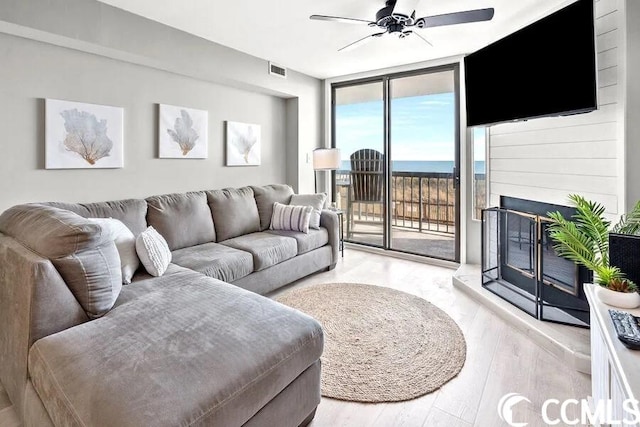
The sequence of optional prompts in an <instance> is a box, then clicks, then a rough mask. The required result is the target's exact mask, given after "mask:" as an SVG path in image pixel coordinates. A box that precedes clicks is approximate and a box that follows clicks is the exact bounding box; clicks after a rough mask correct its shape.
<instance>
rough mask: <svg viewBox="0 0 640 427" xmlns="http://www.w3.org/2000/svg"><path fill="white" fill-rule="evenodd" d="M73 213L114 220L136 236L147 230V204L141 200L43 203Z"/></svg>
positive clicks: (86, 216)
mask: <svg viewBox="0 0 640 427" xmlns="http://www.w3.org/2000/svg"><path fill="white" fill-rule="evenodd" d="M44 204H45V205H47V206H53V207H56V208H60V209H66V210H69V211H71V212H75V213H77V214H78V215H80V216H83V217H85V218H115V219H117V220H120V221H122V223H123V224H124V225H126V226H127V228H128V229H129V230H131V232H132V233H133V234H134V235H135V236H137V235H138V234H140V233H142V232H143V231H144V230H145V229H146V228H147V202H146V201H145V200H143V199H127V200H114V201H110V202H98V203H65V202H49V203H44Z"/></svg>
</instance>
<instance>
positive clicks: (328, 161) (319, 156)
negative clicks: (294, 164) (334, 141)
mask: <svg viewBox="0 0 640 427" xmlns="http://www.w3.org/2000/svg"><path fill="white" fill-rule="evenodd" d="M339 168H340V150H339V149H338V148H318V149H316V150H313V169H314V170H335V169H339Z"/></svg>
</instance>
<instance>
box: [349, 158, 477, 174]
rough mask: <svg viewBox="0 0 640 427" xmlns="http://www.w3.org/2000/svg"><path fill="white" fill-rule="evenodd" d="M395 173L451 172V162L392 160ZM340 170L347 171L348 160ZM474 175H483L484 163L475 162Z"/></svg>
mask: <svg viewBox="0 0 640 427" xmlns="http://www.w3.org/2000/svg"><path fill="white" fill-rule="evenodd" d="M392 163H393V170H394V171H395V172H442V173H447V172H449V173H450V172H453V163H454V162H453V161H452V160H435V161H431V160H394V161H393V162H392ZM342 169H343V170H349V169H351V165H350V163H349V161H348V160H343V161H342ZM475 173H485V163H484V161H477V162H475Z"/></svg>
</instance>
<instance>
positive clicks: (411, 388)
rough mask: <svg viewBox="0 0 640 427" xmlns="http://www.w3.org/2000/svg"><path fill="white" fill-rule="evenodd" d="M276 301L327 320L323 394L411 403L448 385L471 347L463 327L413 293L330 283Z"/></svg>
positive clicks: (342, 397)
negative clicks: (468, 346)
mask: <svg viewBox="0 0 640 427" xmlns="http://www.w3.org/2000/svg"><path fill="white" fill-rule="evenodd" d="M276 300H277V301H279V302H281V303H283V304H286V305H288V306H290V307H293V308H296V309H298V310H300V311H302V312H303V313H306V314H308V315H310V316H312V317H314V318H316V319H317V320H318V321H319V322H320V323H321V324H322V328H323V330H324V336H325V346H324V353H323V355H322V395H323V396H326V397H332V398H335V399H342V400H351V401H357V402H396V401H401V400H408V399H412V398H415V397H418V396H422V395H424V394H427V393H430V392H432V391H434V390H437V389H438V388H440V387H442V386H443V385H444V384H445V383H447V382H448V381H449V380H451V379H452V378H453V377H455V376H456V375H458V373H459V372H460V370H461V369H462V366H463V365H464V362H465V358H466V350H467V347H466V342H465V340H464V336H463V335H462V331H460V328H459V327H458V325H456V323H455V322H454V321H453V319H451V318H450V317H449V316H448V315H447V314H446V313H445V312H443V311H442V310H440V309H439V308H437V307H435V306H434V305H433V304H431V303H429V302H428V301H426V300H424V299H422V298H419V297H416V296H414V295H410V294H407V293H405V292H400V291H397V290H394V289H390V288H386V287H380V286H372V285H362V284H355V283H331V284H322V285H312V286H308V287H304V288H298V289H293V290H291V291H290V292H288V293H286V294H283V295H281V296H279V297H277V298H276Z"/></svg>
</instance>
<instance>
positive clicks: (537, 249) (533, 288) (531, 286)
mask: <svg viewBox="0 0 640 427" xmlns="http://www.w3.org/2000/svg"><path fill="white" fill-rule="evenodd" d="M534 203H535V202H534ZM546 212H547V211H545V214H546ZM548 225H549V219H548V218H546V217H545V216H541V215H537V214H532V213H530V212H521V211H516V210H512V209H505V208H490V209H485V210H484V211H483V215H482V286H483V287H484V288H485V289H488V290H490V291H491V292H493V293H495V294H497V295H498V296H500V297H502V298H504V299H506V300H507V301H509V302H510V303H512V304H514V305H515V306H517V307H519V308H520V309H522V310H524V311H526V312H527V313H529V314H530V315H531V316H534V317H536V318H538V319H541V320H549V321H553V322H558V323H565V324H570V325H576V326H584V327H587V326H588V325H589V313H588V310H589V307H588V303H587V302H586V298H585V296H584V292H583V290H582V283H583V282H585V281H589V277H588V274H586V272H585V271H584V270H583V269H581V268H579V267H578V266H577V265H576V264H574V263H573V262H571V261H569V260H566V259H564V258H561V257H559V256H558V255H557V254H556V252H555V250H554V249H553V245H552V242H551V239H550V237H549V233H548Z"/></svg>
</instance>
